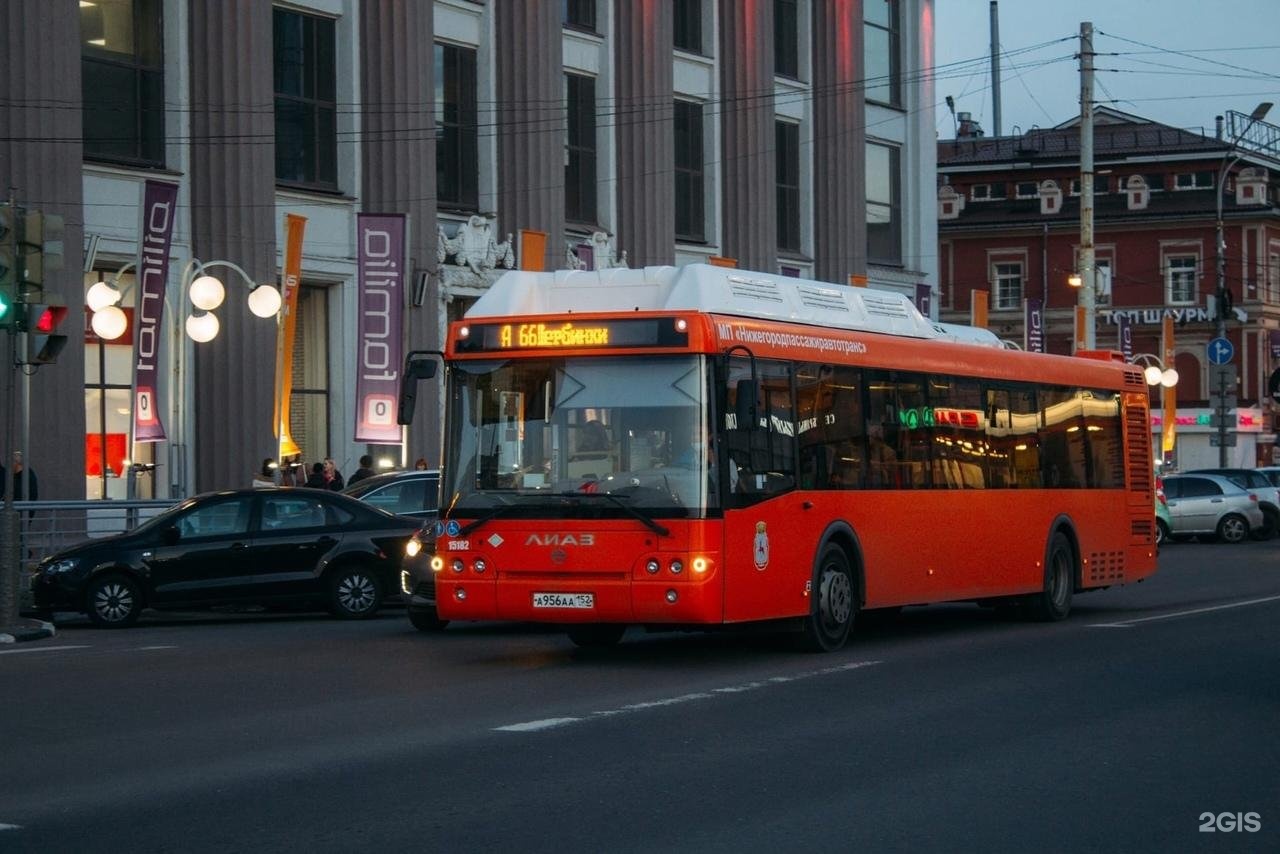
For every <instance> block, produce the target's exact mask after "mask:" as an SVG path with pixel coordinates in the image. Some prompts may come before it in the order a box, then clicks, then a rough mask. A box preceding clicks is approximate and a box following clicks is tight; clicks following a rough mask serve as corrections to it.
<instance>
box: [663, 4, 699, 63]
mask: <svg viewBox="0 0 1280 854" xmlns="http://www.w3.org/2000/svg"><path fill="white" fill-rule="evenodd" d="M671 5H672V12H673V14H674V19H673V21H672V24H673V25H674V30H675V39H674V41H675V48H676V50H687V51H688V52H689V53H702V0H671Z"/></svg>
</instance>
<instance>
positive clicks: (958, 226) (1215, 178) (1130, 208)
mask: <svg viewBox="0 0 1280 854" xmlns="http://www.w3.org/2000/svg"><path fill="white" fill-rule="evenodd" d="M1224 124H1225V126H1224ZM1278 143H1280V128H1277V127H1275V126H1273V125H1269V124H1267V123H1266V122H1263V121H1252V122H1251V121H1250V116H1247V115H1243V116H1242V115H1240V114H1228V115H1227V121H1226V122H1225V123H1224V122H1223V120H1222V117H1219V127H1218V129H1217V131H1215V132H1211V133H1195V132H1191V131H1186V130H1181V129H1177V128H1172V127H1168V126H1165V125H1161V124H1159V123H1156V122H1152V121H1149V120H1147V119H1144V118H1142V117H1139V116H1133V115H1129V114H1126V113H1122V112H1118V111H1115V110H1111V109H1107V108H1097V109H1096V110H1095V113H1094V163H1095V183H1094V238H1093V242H1094V245H1095V254H1096V264H1097V267H1098V273H1099V275H1098V282H1097V284H1096V286H1095V295H1096V303H1097V306H1096V319H1095V330H1096V346H1097V347H1098V348H1099V349H1112V350H1118V351H1122V352H1125V353H1126V354H1127V355H1128V356H1129V357H1130V358H1132V359H1134V360H1135V361H1138V362H1141V363H1145V364H1153V363H1154V362H1155V361H1156V360H1158V361H1159V362H1160V363H1161V366H1162V367H1173V368H1175V369H1176V370H1177V373H1178V377H1179V378H1178V382H1177V384H1176V385H1175V386H1174V395H1175V397H1176V403H1177V412H1176V428H1175V437H1176V448H1175V463H1176V465H1178V466H1179V467H1181V468H1183V469H1187V468H1194V467H1200V466H1216V465H1218V464H1219V449H1218V447H1216V446H1214V445H1212V444H1211V442H1212V441H1215V440H1216V439H1217V436H1216V433H1217V428H1216V426H1215V425H1214V424H1212V423H1211V422H1212V421H1213V419H1212V418H1211V413H1210V409H1209V407H1210V402H1211V401H1210V397H1211V393H1212V391H1213V389H1212V388H1211V382H1210V379H1211V370H1212V368H1213V365H1212V364H1211V360H1210V358H1209V354H1208V345H1209V342H1210V341H1211V340H1212V339H1214V338H1215V337H1216V336H1217V332H1218V330H1217V315H1216V314H1215V312H1216V310H1217V302H1216V297H1217V290H1218V277H1217V267H1216V263H1217V251H1216V247H1217V222H1218V210H1219V203H1221V212H1222V227H1223V232H1222V233H1223V237H1224V239H1225V253H1224V264H1225V289H1226V291H1227V293H1228V296H1229V302H1230V304H1229V306H1228V307H1227V320H1228V322H1227V337H1228V339H1229V340H1230V341H1231V343H1232V345H1233V351H1234V356H1233V357H1232V359H1231V361H1230V362H1229V365H1231V366H1234V368H1235V369H1236V374H1237V376H1238V379H1239V382H1238V386H1237V388H1236V389H1235V390H1234V391H1235V396H1236V398H1237V401H1238V406H1237V408H1236V411H1235V414H1234V415H1233V416H1231V418H1230V421H1229V425H1230V429H1231V431H1232V432H1233V433H1235V434H1236V439H1237V442H1236V445H1235V446H1234V447H1230V448H1228V454H1227V456H1228V462H1229V463H1231V464H1233V465H1246V466H1252V465H1255V464H1271V463H1272V461H1273V454H1274V452H1275V429H1274V415H1273V409H1274V402H1273V400H1272V385H1271V377H1272V375H1273V373H1274V372H1275V371H1276V369H1277V368H1278V367H1280V339H1278V336H1280V332H1278V330H1280V198H1278V195H1277V193H1278V188H1280V181H1278V180H1277V179H1280V159H1278V158H1277V153H1278V152H1280V146H1278ZM938 171H939V179H938V181H939V186H938V200H937V206H938V231H939V257H940V264H939V266H940V276H941V290H942V305H941V312H940V313H941V317H942V319H944V320H951V321H955V322H966V323H967V322H969V319H970V317H971V308H972V306H973V303H974V294H975V293H978V292H981V293H984V294H985V295H986V297H987V303H988V306H989V313H988V325H989V326H990V328H991V329H992V330H993V331H995V332H996V333H997V334H998V335H1000V337H1002V338H1004V339H1006V340H1008V341H1011V342H1013V343H1014V345H1016V346H1019V347H1027V346H1029V344H1030V343H1031V342H1033V341H1034V340H1035V337H1036V336H1035V335H1034V334H1033V335H1031V336H1030V339H1029V336H1028V334H1027V333H1028V323H1027V319H1028V316H1029V314H1028V310H1027V309H1028V300H1031V301H1032V308H1035V307H1037V302H1038V307H1039V308H1040V309H1041V311H1042V313H1041V315H1040V317H1039V318H1038V320H1039V322H1040V323H1041V324H1042V326H1041V328H1040V329H1039V330H1036V329H1034V327H1035V326H1036V323H1037V319H1034V318H1033V319H1032V321H1031V326H1032V327H1033V333H1034V332H1035V331H1040V332H1041V333H1042V338H1041V339H1040V340H1042V341H1043V342H1044V346H1045V349H1047V351H1048V352H1053V353H1070V352H1072V350H1073V346H1074V341H1075V337H1074V336H1075V315H1076V306H1077V305H1078V303H1079V289H1078V288H1077V287H1075V286H1073V285H1072V283H1071V282H1070V280H1069V277H1070V276H1071V275H1072V274H1073V273H1076V272H1077V271H1078V260H1077V257H1078V250H1079V247H1080V245H1081V229H1080V225H1081V222H1080V219H1081V217H1080V127H1079V120H1078V119H1077V120H1073V121H1070V122H1067V123H1065V124H1063V125H1060V126H1058V127H1055V128H1050V129H1044V130H1041V129H1034V130H1031V131H1029V132H1027V133H1025V134H1021V135H1017V136H1006V137H996V138H986V137H982V136H969V137H967V138H960V139H956V140H946V141H942V142H940V143H939V144H938ZM1165 318H1172V319H1173V321H1174V323H1173V328H1174V341H1173V352H1174V364H1172V365H1164V364H1163V363H1164V354H1165V352H1166V351H1165V349H1164V344H1165V342H1164V341H1163V337H1162V329H1163V326H1164V320H1165ZM1153 357H1154V358H1153ZM1152 413H1153V416H1152V420H1153V425H1152V426H1153V430H1154V431H1156V432H1157V433H1162V430H1163V427H1164V419H1165V417H1166V415H1165V412H1164V410H1163V403H1162V402H1161V401H1160V400H1158V399H1156V398H1155V397H1154V396H1153V406H1152ZM1156 447H1160V445H1159V444H1157V445H1156Z"/></svg>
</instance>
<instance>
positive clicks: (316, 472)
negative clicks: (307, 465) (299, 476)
mask: <svg viewBox="0 0 1280 854" xmlns="http://www.w3.org/2000/svg"><path fill="white" fill-rule="evenodd" d="M306 485H307V486H308V487H310V488H311V489H328V488H329V487H328V485H326V484H325V482H324V463H316V464H315V465H313V466H312V467H311V476H310V477H308V478H307V483H306Z"/></svg>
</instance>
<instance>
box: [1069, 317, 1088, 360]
mask: <svg viewBox="0 0 1280 854" xmlns="http://www.w3.org/2000/svg"><path fill="white" fill-rule="evenodd" d="M1075 316H1076V323H1075V341H1074V342H1073V343H1072V345H1071V355H1073V356H1074V355H1075V354H1076V353H1079V352H1080V351H1081V350H1083V349H1085V346H1084V345H1085V340H1084V330H1085V326H1086V325H1087V324H1088V322H1089V315H1088V314H1087V313H1086V312H1085V310H1084V306H1082V305H1078V306H1076V307H1075Z"/></svg>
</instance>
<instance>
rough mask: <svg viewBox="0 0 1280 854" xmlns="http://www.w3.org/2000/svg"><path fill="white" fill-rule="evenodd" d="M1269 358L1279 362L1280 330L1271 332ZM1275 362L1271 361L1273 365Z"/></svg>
mask: <svg viewBox="0 0 1280 854" xmlns="http://www.w3.org/2000/svg"><path fill="white" fill-rule="evenodd" d="M1271 358H1272V360H1280V329H1272V330H1271ZM1274 363H1275V361H1273V364H1274Z"/></svg>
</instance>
